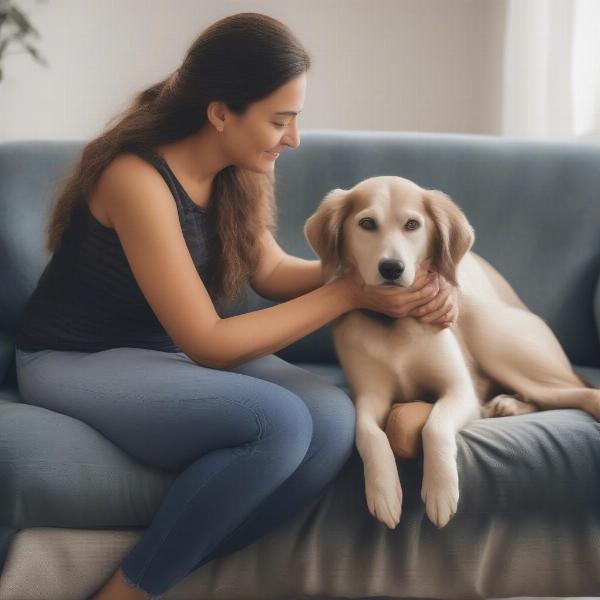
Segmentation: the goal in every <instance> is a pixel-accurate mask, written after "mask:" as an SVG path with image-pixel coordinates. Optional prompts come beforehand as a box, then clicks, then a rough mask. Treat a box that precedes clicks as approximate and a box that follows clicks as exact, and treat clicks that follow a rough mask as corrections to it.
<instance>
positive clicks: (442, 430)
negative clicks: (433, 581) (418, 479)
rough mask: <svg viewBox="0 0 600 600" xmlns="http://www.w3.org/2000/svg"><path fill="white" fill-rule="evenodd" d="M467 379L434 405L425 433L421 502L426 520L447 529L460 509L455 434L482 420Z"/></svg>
mask: <svg viewBox="0 0 600 600" xmlns="http://www.w3.org/2000/svg"><path fill="white" fill-rule="evenodd" d="M465 371H466V366H465ZM464 375H466V376H467V378H466V379H463V382H462V383H461V382H459V383H458V384H454V386H453V387H450V388H449V389H448V390H447V391H446V392H445V394H444V395H443V396H442V397H440V398H439V400H437V401H436V403H435V404H434V405H433V408H432V410H431V414H430V415H429V418H428V419H427V423H425V427H424V428H423V433H422V439H423V485H422V488H421V499H422V500H423V502H425V510H426V512H427V516H428V517H429V519H430V520H431V521H432V523H434V524H435V525H436V526H437V527H444V525H446V524H447V523H448V521H449V520H450V519H451V518H452V516H453V515H454V514H455V513H456V509H457V506H458V493H459V486H458V469H457V465H456V453H457V446H456V433H457V432H458V431H459V430H460V429H462V428H463V427H464V426H465V425H466V424H467V423H469V422H470V421H472V420H474V419H478V418H479V417H480V408H479V400H478V398H477V395H476V393H475V390H474V389H473V386H472V385H471V382H470V379H469V378H468V373H467V374H464ZM464 375H463V376H464Z"/></svg>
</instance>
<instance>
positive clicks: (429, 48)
mask: <svg viewBox="0 0 600 600" xmlns="http://www.w3.org/2000/svg"><path fill="white" fill-rule="evenodd" d="M18 2H19V5H20V6H21V7H22V8H23V10H24V11H25V12H26V13H27V14H28V16H29V18H30V19H31V21H32V23H33V24H34V26H35V27H36V28H37V29H38V30H39V31H40V34H41V38H40V40H39V41H36V42H35V45H36V47H37V48H38V49H39V50H40V52H41V53H42V54H43V56H44V57H45V58H46V60H47V61H48V62H49V63H50V64H49V67H43V66H41V65H38V64H37V63H36V62H35V61H34V60H33V59H32V58H31V57H30V56H29V55H28V54H25V53H23V54H13V55H11V56H8V57H6V58H5V60H3V64H2V68H3V71H4V78H3V79H2V81H0V140H9V139H27V138H29V139H31V138H37V139H41V138H52V139H64V138H68V139H72V138H91V137H92V136H94V135H96V134H97V133H98V132H99V131H100V130H102V129H103V127H104V126H105V125H106V123H107V122H108V121H109V120H110V119H111V118H112V117H113V116H114V115H115V114H116V113H117V112H118V111H120V110H122V109H123V108H125V106H126V105H127V104H128V103H129V102H130V100H131V99H132V97H133V94H134V93H135V92H137V91H139V90H140V89H141V88H142V87H144V86H147V85H149V84H150V83H152V82H154V81H156V80H158V79H161V78H163V77H165V76H166V75H168V74H169V73H171V72H172V71H173V70H174V69H176V68H177V67H178V66H179V64H180V62H181V60H182V59H183V56H184V55H185V52H186V50H187V48H188V47H189V45H190V44H191V43H192V41H193V40H194V38H195V37H197V36H198V35H199V33H200V32H201V31H202V30H203V29H204V28H206V27H207V26H208V25H210V24H211V23H213V22H214V21H216V20H218V19H220V18H222V17H224V16H227V15H230V14H234V13H237V12H243V11H249V12H261V13H264V14H268V15H271V16H273V17H275V18H277V19H280V20H281V21H283V22H284V23H286V24H287V25H288V26H289V27H290V28H291V29H292V30H293V31H294V32H295V33H296V35H297V36H298V37H299V39H300V40H301V41H302V43H303V44H304V45H305V46H306V48H307V49H308V51H309V52H310V53H311V56H312V58H313V66H312V68H311V70H310V72H309V75H308V87H307V94H306V102H305V108H304V112H303V114H302V115H301V116H300V118H299V125H300V127H301V129H315V128H331V129H371V130H404V131H438V132H464V133H486V134H496V133H498V132H499V128H500V123H501V118H500V101H501V98H500V96H501V88H500V86H501V81H502V72H501V71H502V44H503V36H504V23H505V0H285V1H269V0H246V1H243V0H228V1H225V2H223V1H219V0H48V1H46V2H44V3H40V2H37V1H35V0H18ZM15 50H16V47H13V52H15Z"/></svg>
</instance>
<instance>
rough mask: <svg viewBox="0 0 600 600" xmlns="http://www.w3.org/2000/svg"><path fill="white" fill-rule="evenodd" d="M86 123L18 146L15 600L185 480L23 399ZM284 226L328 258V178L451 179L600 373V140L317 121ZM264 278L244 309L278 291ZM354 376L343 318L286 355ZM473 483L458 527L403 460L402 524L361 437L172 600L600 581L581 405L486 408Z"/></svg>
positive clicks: (599, 461) (40, 594) (536, 300)
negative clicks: (362, 452) (59, 191)
mask: <svg viewBox="0 0 600 600" xmlns="http://www.w3.org/2000/svg"><path fill="white" fill-rule="evenodd" d="M82 147H83V141H82V140H72V141H51V140H44V141H42V140H39V141H20V142H4V143H1V144H0V569H1V577H0V600H34V599H44V600H81V599H82V598H83V597H85V595H86V594H88V593H90V592H91V591H93V590H94V589H96V588H97V587H98V586H99V585H100V583H101V582H102V581H103V580H105V579H106V578H107V577H108V576H109V574H110V573H112V571H113V570H114V569H115V568H116V566H117V565H118V563H119V561H120V559H121V557H122V556H124V554H125V553H126V552H127V550H128V548H129V547H130V546H132V545H133V544H134V543H135V541H136V540H137V538H138V537H139V536H140V535H141V531H142V530H143V529H144V527H146V526H147V524H148V523H149V522H150V520H151V519H152V515H153V513H154V512H155V511H156V509H157V508H158V506H159V504H160V502H161V498H162V497H163V495H164V494H165V492H166V491H167V489H168V488H169V486H170V484H171V482H172V481H173V479H174V478H175V475H174V474H172V473H166V472H161V471H159V470H153V469H151V468H148V467H147V466H144V465H142V464H140V463H138V462H137V461H136V460H134V459H132V458H131V457H129V456H128V455H126V454H125V453H124V452H123V451H122V450H120V449H119V448H117V447H116V446H115V445H114V444H112V443H111V442H110V441H109V440H108V439H106V438H104V437H103V436H102V435H101V434H100V433H99V432H98V431H96V430H95V429H93V428H91V427H89V426H88V425H87V424H85V423H83V422H81V421H78V420H76V419H74V418H71V417H68V416H65V415H63V414H59V413H54V412H52V411H49V410H46V409H43V408H39V407H36V406H31V405H28V404H25V403H23V402H22V401H21V399H20V397H19V393H18V387H17V383H16V374H15V365H14V343H13V339H14V338H13V336H14V332H15V327H16V324H17V321H18V319H19V316H20V314H21V312H22V310H23V307H24V305H25V302H26V300H27V298H28V296H29V294H30V293H31V292H32V290H33V288H34V286H35V284H36V282H37V279H38V278H39V276H40V274H41V272H42V270H43V268H44V266H45V264H46V262H47V261H48V259H49V256H48V255H46V253H45V251H44V240H43V230H44V226H45V223H46V220H47V218H48V211H49V207H50V200H51V195H52V193H53V189H54V186H55V185H56V184H57V182H58V181H59V179H60V178H61V177H63V176H64V175H65V174H66V173H67V172H68V169H69V165H70V162H71V161H72V160H74V159H75V157H76V156H77V155H78V153H79V152H80V150H81V149H82ZM276 173H277V198H278V205H279V231H278V234H277V236H276V237H277V239H278V241H279V243H280V244H281V246H282V247H283V248H284V249H285V250H286V251H287V252H289V253H291V254H295V255H297V256H301V257H304V258H312V259H314V258H315V256H314V254H313V252H312V251H311V250H310V248H309V246H308V244H307V242H306V240H305V239H304V235H303V225H304V222H305V220H306V219H307V218H308V217H309V216H310V215H311V214H312V213H313V212H314V210H315V209H316V207H317V206H318V204H319V202H320V201H321V199H322V198H323V197H324V195H325V194H326V193H327V192H328V191H329V190H331V189H333V188H335V187H342V188H348V187H350V186H352V185H354V184H355V183H356V182H358V181H360V180H361V179H364V178H366V177H370V176H374V175H388V174H395V175H400V176H403V177H407V178H409V179H413V180H414V181H416V182H417V183H418V184H419V185H421V186H423V187H427V188H437V189H441V190H443V191H445V192H446V193H448V194H449V195H450V196H451V197H452V198H453V199H454V200H455V201H456V202H457V203H458V204H459V205H460V206H461V207H462V208H463V209H464V211H465V212H466V214H467V216H468V218H469V220H470V221H471V223H472V224H473V226H474V228H475V231H476V234H477V240H476V242H475V246H474V250H475V251H476V252H478V253H479V254H481V255H482V256H484V257H485V258H486V259H488V260H489V261H490V262H492V264H494V265H495V266H496V267H497V268H498V269H499V270H500V271H501V272H502V273H503V274H504V275H505V277H506V278H507V279H508V280H509V281H510V282H511V284H512V285H513V286H514V288H515V289H516V290H517V292H518V293H519V294H520V296H521V297H522V298H523V300H524V302H525V303H526V304H527V305H528V306H530V307H531V309H532V310H534V311H535V312H537V313H538V314H539V315H540V316H542V317H543V318H544V319H545V320H546V321H547V323H548V324H549V325H550V326H551V327H552V328H553V330H554V332H555V333H556V335H557V336H558V338H559V339H560V341H561V343H562V344H563V346H564V348H565V349H566V352H567V354H568V356H569V358H570V360H571V361H572V363H573V365H574V366H575V368H576V369H577V370H579V371H580V372H581V373H582V374H583V375H584V376H585V377H587V378H588V380H590V381H592V382H594V383H595V384H596V385H598V386H599V387H600V329H599V326H600V314H599V313H600V287H599V283H598V281H599V276H600V144H595V143H591V142H586V143H583V142H581V143H579V142H560V143H559V142H552V143H550V142H543V141H534V140H512V139H506V138H500V137H488V136H473V135H454V134H452V135H450V134H412V133H411V134H407V133H383V132H352V131H350V132H341V131H325V130H323V131H309V132H305V133H304V134H303V136H302V143H301V145H300V147H299V148H298V149H297V150H294V151H293V152H292V151H290V152H286V153H284V154H283V155H282V156H281V157H280V159H279V160H278V163H277V171H276ZM272 304H273V302H271V301H268V300H265V299H263V298H261V297H259V296H257V295H256V294H254V292H252V291H250V294H249V296H248V299H247V300H246V301H244V302H239V303H238V304H237V305H236V306H232V307H231V309H230V312H229V313H228V314H238V313H240V312H246V311H248V310H256V309H259V308H262V307H267V306H271V305H272ZM277 354H278V355H279V356H281V357H282V358H284V359H285V360H289V361H292V362H294V363H296V364H298V365H300V366H301V367H303V368H305V369H308V370H310V371H314V372H316V373H318V374H320V375H322V376H323V377H325V378H327V379H328V380H330V381H331V382H333V383H334V384H336V385H339V386H340V387H341V388H343V389H345V390H346V391H348V390H347V388H346V387H345V386H346V384H345V381H344V377H343V374H342V372H341V370H340V368H339V365H338V364H337V361H336V358H335V354H334V351H333V345H332V340H331V331H330V327H329V326H325V327H323V328H321V329H320V330H318V331H316V332H314V333H313V334H311V335H309V336H307V337H306V338H304V339H302V340H300V341H298V342H296V343H294V344H292V345H291V346H289V347H287V348H285V349H283V350H281V351H280V352H278V353H277ZM457 440H458V464H459V474H460V486H461V490H460V493H461V496H460V502H459V508H458V512H457V514H456V516H455V517H454V518H453V519H452V520H451V522H450V523H449V524H448V525H447V526H446V527H445V528H443V529H439V530H438V529H437V528H436V527H435V526H434V525H433V524H432V523H431V522H430V521H429V519H428V518H427V516H426V514H425V511H424V506H423V503H422V502H421V500H420V497H419V495H420V482H421V475H422V460H421V459H420V458H418V459H415V460H412V461H406V462H402V463H399V468H400V474H401V480H402V485H403V490H404V508H403V514H402V517H401V521H400V524H399V525H398V527H397V528H396V529H395V530H389V529H388V528H387V527H386V526H385V525H384V524H383V523H380V522H379V521H377V520H375V519H374V518H373V517H372V516H371V515H370V513H369V511H368V509H367V506H366V501H365V497H364V488H363V475H362V464H361V461H360V457H359V455H358V454H357V452H356V451H355V452H354V453H353V454H352V456H351V458H350V459H349V460H348V462H347V464H346V465H345V467H344V468H343V469H342V470H341V471H340V473H339V475H338V477H337V478H336V479H335V481H334V482H332V483H331V484H330V486H328V487H327V488H326V489H325V490H324V492H323V495H322V496H321V497H320V498H318V500H316V501H315V502H314V503H312V504H311V505H309V506H306V508H305V509H303V511H302V512H300V513H298V514H297V515H295V516H294V517H293V518H292V519H290V520H289V521H287V522H286V523H284V524H283V525H282V526H280V527H279V528H278V529H276V530H274V531H272V532H270V533H269V534H267V535H266V536H264V537H263V538H261V539H260V540H257V541H256V542H254V543H253V544H251V545H250V546H247V547H246V548H243V549H241V550H239V551H238V552H235V553H233V554H230V555H228V556H226V557H223V558H220V559H217V560H215V561H212V562H211V563H208V564H206V565H204V566H203V567H202V568H201V569H199V570H198V571H196V572H193V573H192V574H190V575H189V576H188V577H187V578H186V579H185V580H183V581H182V582H180V584H178V585H177V586H176V587H175V589H174V590H173V592H172V593H170V594H168V595H167V596H166V597H167V598H168V599H169V600H259V599H260V600H268V599H273V600H287V599H303V598H354V599H359V598H360V599H366V598H369V599H370V598H379V599H382V598H388V599H401V598H443V599H460V600H469V599H481V598H490V597H498V598H499V597H511V596H595V595H596V596H600V569H599V568H598V567H599V566H600V543H599V540H600V424H599V423H597V422H596V421H595V420H594V419H593V418H592V417H591V416H589V415H588V414H587V413H584V412H582V411H579V410H574V409H570V410H553V411H544V412H539V413H533V414H529V415H522V416H518V417H503V418H499V419H487V420H477V421H474V422H472V423H470V424H469V425H468V426H467V427H465V428H464V429H463V430H462V431H460V432H459V433H458V434H457Z"/></svg>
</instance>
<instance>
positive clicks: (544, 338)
mask: <svg viewBox="0 0 600 600" xmlns="http://www.w3.org/2000/svg"><path fill="white" fill-rule="evenodd" d="M463 317H464V319H463V321H462V323H461V325H462V326H464V327H465V329H466V331H467V333H466V335H467V337H468V339H469V345H470V350H471V353H472V354H473V356H475V357H476V359H477V362H478V363H479V365H480V367H481V369H482V370H483V371H484V372H485V373H486V374H487V375H488V376H489V377H491V378H492V379H494V380H495V381H497V382H498V383H500V384H501V385H502V386H503V387H505V388H506V389H510V390H514V392H516V393H517V394H518V395H519V399H520V400H521V401H523V402H531V403H534V404H535V406H537V407H538V408H539V409H540V410H552V409H557V408H579V409H581V410H584V411H586V412H588V413H590V414H591V415H593V416H594V417H595V418H596V419H597V420H598V421H600V390H598V389H594V388H592V387H589V386H587V385H586V383H585V382H584V381H583V380H582V379H581V378H580V377H579V376H578V375H577V374H576V373H575V372H574V371H573V368H572V367H571V364H570V362H569V359H568V358H567V356H566V354H565V352H564V350H563V349H562V346H561V345H560V343H559V341H558V340H557V339H556V337H555V336H554V333H553V332H552V330H551V329H550V328H549V327H548V325H547V324H546V323H545V322H544V320H543V319H541V318H540V317H538V316H537V315H536V314H534V313H532V312H528V311H525V310H520V309H518V308H514V307H508V306H499V305H495V304H494V305H487V306H480V307H479V309H478V310H472V311H468V312H467V313H465V314H464V315H463ZM489 410H490V409H489V408H484V414H485V412H486V411H489Z"/></svg>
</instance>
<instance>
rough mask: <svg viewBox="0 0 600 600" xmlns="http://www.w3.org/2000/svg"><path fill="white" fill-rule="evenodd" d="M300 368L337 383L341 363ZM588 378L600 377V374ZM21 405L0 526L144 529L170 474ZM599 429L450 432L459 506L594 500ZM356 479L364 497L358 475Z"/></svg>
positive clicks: (532, 422)
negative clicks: (455, 454) (454, 449)
mask: <svg viewBox="0 0 600 600" xmlns="http://www.w3.org/2000/svg"><path fill="white" fill-rule="evenodd" d="M299 364H300V366H302V367H304V368H307V369H309V370H311V371H313V372H315V373H317V374H318V375H320V376H322V377H324V378H325V379H327V380H328V381H331V382H333V383H335V384H336V385H338V384H340V383H343V381H344V379H343V375H342V371H341V369H340V368H339V367H338V366H334V365H319V366H316V365H314V364H311V363H299ZM586 373H588V376H592V377H594V378H596V381H600V369H589V370H587V371H586ZM343 387H344V388H345V385H343ZM18 400H19V398H18V392H17V391H16V390H15V389H14V388H10V387H6V386H4V387H3V388H1V389H0V445H1V447H0V456H2V460H1V461H0V481H2V482H3V484H4V485H3V493H2V494H0V524H2V525H5V526H11V527H17V528H26V527H36V526H37V527H45V526H48V527H72V528H112V527H145V526H147V524H148V523H149V522H150V521H151V519H152V516H153V514H154V512H155V511H156V509H157V508H158V506H159V504H160V502H161V499H162V497H163V496H164V494H165V493H166V491H167V490H168V488H169V486H170V485H171V483H172V481H173V480H174V478H175V477H176V474H172V473H166V472H162V471H159V470H155V469H152V468H150V467H147V466H146V465H143V464H141V463H139V462H138V461H136V460H135V459H133V458H131V457H130V456H128V455H127V454H125V453H124V452H123V451H122V450H121V449H120V448H119V447H117V446H116V445H114V444H113V443H112V442H111V441H110V440H108V439H106V438H105V437H104V436H103V435H102V434H101V433H100V432H98V431H97V430H95V429H94V428H93V427H90V426H89V425H87V424H86V423H84V422H82V421H79V420H78V419H75V418H72V417H70V416H67V415H64V414H61V413H57V412H53V411H50V410H47V409H45V408H41V407H37V406H32V405H29V404H25V403H23V402H19V401H18ZM599 433H600V431H599V424H598V423H597V422H596V421H595V420H594V419H593V418H592V417H591V416H590V415H588V414H587V413H584V412H582V411H580V410H575V409H569V410H552V411H543V412H538V413H532V414H529V415H521V416H518V417H502V418H497V419H479V420H476V421H473V422H471V423H469V424H468V425H467V427H465V428H464V429H463V430H461V431H460V432H459V434H458V436H457V441H458V461H459V468H460V471H459V473H460V480H461V502H460V504H461V509H463V510H471V511H476V512H480V511H484V512H493V511H504V510H509V511H510V510H514V509H521V508H522V507H524V506H535V507H537V508H539V509H543V508H544V507H545V508H548V509H552V510H563V511H564V510H570V509H571V508H572V507H579V509H581V507H583V506H585V505H588V504H590V503H594V502H597V498H598V495H599V492H600V472H599V471H598V469H597V468H596V465H597V464H600V445H599V444H598V443H597V440H598V435H599ZM401 477H402V479H403V483H404V486H403V487H404V490H405V501H409V502H410V501H412V502H417V503H419V502H420V498H419V493H420V480H421V477H422V458H421V457H419V458H417V459H415V460H413V461H406V462H405V463H403V468H402V469H401ZM354 483H355V492H356V494H357V495H361V496H362V494H363V488H364V483H363V480H362V473H361V472H359V477H358V478H357V479H356V481H355V482H354ZM411 499H412V500H411Z"/></svg>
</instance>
